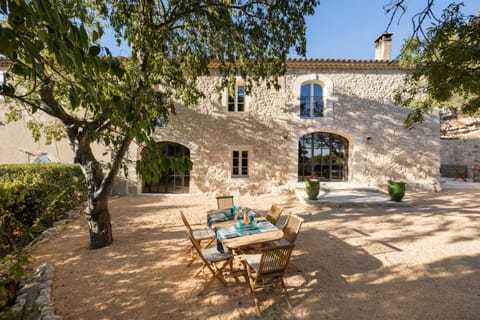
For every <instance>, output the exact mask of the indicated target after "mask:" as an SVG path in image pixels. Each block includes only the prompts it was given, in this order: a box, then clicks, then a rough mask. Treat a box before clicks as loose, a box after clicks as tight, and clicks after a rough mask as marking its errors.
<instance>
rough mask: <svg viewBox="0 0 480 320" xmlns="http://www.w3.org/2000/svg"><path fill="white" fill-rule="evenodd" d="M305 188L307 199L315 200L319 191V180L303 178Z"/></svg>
mask: <svg viewBox="0 0 480 320" xmlns="http://www.w3.org/2000/svg"><path fill="white" fill-rule="evenodd" d="M305 188H306V190H307V195H308V200H317V197H318V193H319V192H320V180H318V179H314V178H310V179H307V180H305Z"/></svg>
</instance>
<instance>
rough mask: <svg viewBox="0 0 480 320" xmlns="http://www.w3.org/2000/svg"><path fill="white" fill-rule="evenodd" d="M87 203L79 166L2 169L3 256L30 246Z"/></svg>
mask: <svg viewBox="0 0 480 320" xmlns="http://www.w3.org/2000/svg"><path fill="white" fill-rule="evenodd" d="M85 199H86V188H85V181H84V179H83V175H82V172H81V170H80V168H79V167H78V166H75V165H63V164H30V165H2V166H0V223H1V225H2V229H1V230H2V234H1V239H0V256H3V255H5V254H6V253H8V252H10V251H11V250H14V249H15V248H17V247H21V246H23V245H25V244H27V243H28V242H29V241H31V240H32V238H33V237H34V236H35V235H36V234H39V233H41V232H42V231H43V230H45V228H47V227H49V226H51V225H52V223H53V222H55V221H57V220H59V219H62V218H64V213H65V211H67V210H68V209H69V208H73V207H75V206H77V205H79V204H80V203H82V202H83V201H85Z"/></svg>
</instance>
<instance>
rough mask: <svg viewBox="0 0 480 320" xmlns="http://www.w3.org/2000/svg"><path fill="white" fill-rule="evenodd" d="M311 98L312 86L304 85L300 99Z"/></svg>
mask: <svg viewBox="0 0 480 320" xmlns="http://www.w3.org/2000/svg"><path fill="white" fill-rule="evenodd" d="M309 96H310V84H309V83H307V84H304V85H302V87H301V90H300V97H302V98H303V97H309Z"/></svg>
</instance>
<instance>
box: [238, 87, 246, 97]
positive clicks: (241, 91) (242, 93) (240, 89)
mask: <svg viewBox="0 0 480 320" xmlns="http://www.w3.org/2000/svg"><path fill="white" fill-rule="evenodd" d="M237 96H238V97H242V99H243V97H244V96H245V87H244V86H238V87H237Z"/></svg>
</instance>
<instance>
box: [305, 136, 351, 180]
mask: <svg viewBox="0 0 480 320" xmlns="http://www.w3.org/2000/svg"><path fill="white" fill-rule="evenodd" d="M312 176H313V177H317V178H320V179H321V180H330V181H345V180H347V178H348V141H347V139H345V138H343V137H341V136H339V135H336V134H333V133H326V132H314V133H309V134H306V135H304V136H303V137H301V138H300V140H299V142H298V180H299V181H304V180H305V179H306V178H310V177H312Z"/></svg>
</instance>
